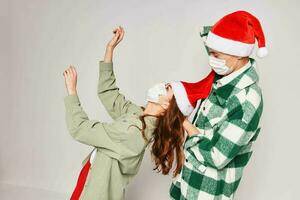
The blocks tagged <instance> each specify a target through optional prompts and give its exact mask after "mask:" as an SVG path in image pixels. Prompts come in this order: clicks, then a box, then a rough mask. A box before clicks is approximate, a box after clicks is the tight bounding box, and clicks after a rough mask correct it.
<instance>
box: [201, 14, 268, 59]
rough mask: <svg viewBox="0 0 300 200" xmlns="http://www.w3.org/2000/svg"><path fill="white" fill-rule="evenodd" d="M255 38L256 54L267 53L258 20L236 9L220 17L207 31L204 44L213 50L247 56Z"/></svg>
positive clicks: (264, 54)
mask: <svg viewBox="0 0 300 200" xmlns="http://www.w3.org/2000/svg"><path fill="white" fill-rule="evenodd" d="M255 39H257V41H258V47H259V49H258V51H257V56H258V57H260V58H262V57H264V56H266V55H267V54H268V51H267V48H266V41H265V36H264V33H263V30H262V27H261V24H260V22H259V20H258V19H257V18H256V17H255V16H253V15H252V14H250V13H248V12H246V11H242V10H240V11H236V12H233V13H230V14H228V15H226V16H224V17H223V18H221V19H220V20H219V21H218V22H217V23H216V24H215V25H214V26H213V27H212V28H211V30H210V32H209V33H208V36H207V39H206V41H205V43H206V45H207V46H208V47H210V48H212V49H214V50H217V51H220V52H222V53H227V54H230V55H236V56H242V57H245V56H249V55H251V53H252V51H253V47H254V44H255Z"/></svg>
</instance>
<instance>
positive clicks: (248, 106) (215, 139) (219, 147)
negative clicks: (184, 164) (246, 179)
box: [185, 90, 263, 169]
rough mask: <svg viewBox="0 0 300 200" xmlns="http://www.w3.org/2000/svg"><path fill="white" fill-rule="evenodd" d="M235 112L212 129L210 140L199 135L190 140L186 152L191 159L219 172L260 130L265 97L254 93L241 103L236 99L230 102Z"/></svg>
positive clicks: (231, 111) (187, 142)
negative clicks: (263, 98)
mask: <svg viewBox="0 0 300 200" xmlns="http://www.w3.org/2000/svg"><path fill="white" fill-rule="evenodd" d="M228 101H229V102H228V104H231V105H234V104H236V105H237V104H238V106H230V107H232V109H230V110H229V111H228V114H227V117H226V118H225V119H224V120H221V121H220V124H216V125H215V126H216V127H213V129H214V132H213V136H212V138H211V139H209V138H208V137H206V136H204V135H202V134H197V135H193V136H191V137H189V138H188V139H187V140H186V143H185V150H186V151H187V152H188V154H189V155H190V156H192V159H191V160H196V161H197V162H200V163H201V164H203V165H205V166H210V167H213V168H216V169H222V168H224V167H225V166H226V165H227V164H228V163H229V162H230V161H231V160H232V159H233V158H234V157H235V156H236V155H238V154H239V152H240V150H241V149H242V148H243V147H244V146H246V145H247V144H248V143H249V142H250V140H251V139H253V138H254V136H257V134H258V133H259V131H260V127H258V125H259V120H260V117H261V114H262V109H263V102H262V97H261V96H260V95H259V94H258V93H256V92H255V91H254V90H252V92H251V93H249V94H248V95H247V96H246V97H245V99H244V101H243V102H242V103H239V101H240V99H238V98H237V97H236V96H234V97H232V98H231V99H230V100H228Z"/></svg>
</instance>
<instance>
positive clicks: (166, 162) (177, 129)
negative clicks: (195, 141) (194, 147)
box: [140, 96, 185, 177]
mask: <svg viewBox="0 0 300 200" xmlns="http://www.w3.org/2000/svg"><path fill="white" fill-rule="evenodd" d="M142 109H143V110H144V109H145V108H144V107H142ZM145 116H147V115H142V116H140V119H141V121H142V124H143V127H142V129H141V132H142V135H143V137H144V139H145V141H146V142H147V143H150V142H153V144H152V149H151V156H152V159H153V161H154V164H155V167H154V168H153V170H157V172H162V174H164V175H166V174H169V172H170V170H171V168H172V166H173V162H174V158H175V161H176V168H175V170H174V171H173V177H175V176H176V175H177V174H179V173H180V171H181V168H182V165H183V159H184V154H183V147H182V146H183V142H184V128H183V125H182V123H183V121H184V119H185V116H184V115H183V114H182V112H181V111H180V110H179V108H178V106H177V103H176V100H175V97H174V96H173V97H172V99H171V100H170V104H169V107H168V109H167V110H166V111H165V114H164V115H163V116H158V121H157V124H156V128H155V130H154V132H153V137H152V138H151V141H148V140H147V138H146V136H145V133H144V130H145V128H146V124H145V121H144V117H145Z"/></svg>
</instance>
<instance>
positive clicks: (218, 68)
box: [209, 56, 232, 75]
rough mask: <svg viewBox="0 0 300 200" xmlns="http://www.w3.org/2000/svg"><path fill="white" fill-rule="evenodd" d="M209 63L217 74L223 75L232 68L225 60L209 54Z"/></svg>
mask: <svg viewBox="0 0 300 200" xmlns="http://www.w3.org/2000/svg"><path fill="white" fill-rule="evenodd" d="M209 65H210V66H211V67H212V69H213V70H214V71H215V72H216V73H217V74H220V75H225V74H229V73H230V72H232V68H231V67H228V66H227V65H226V60H223V59H219V58H216V57H214V56H209Z"/></svg>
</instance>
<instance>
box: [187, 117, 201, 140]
mask: <svg viewBox="0 0 300 200" xmlns="http://www.w3.org/2000/svg"><path fill="white" fill-rule="evenodd" d="M183 128H184V129H185V130H186V132H187V134H188V135H189V136H192V135H195V134H199V133H200V132H199V130H198V129H197V127H196V126H194V125H193V124H192V123H191V122H190V121H189V120H188V117H186V118H185V120H184V121H183Z"/></svg>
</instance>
